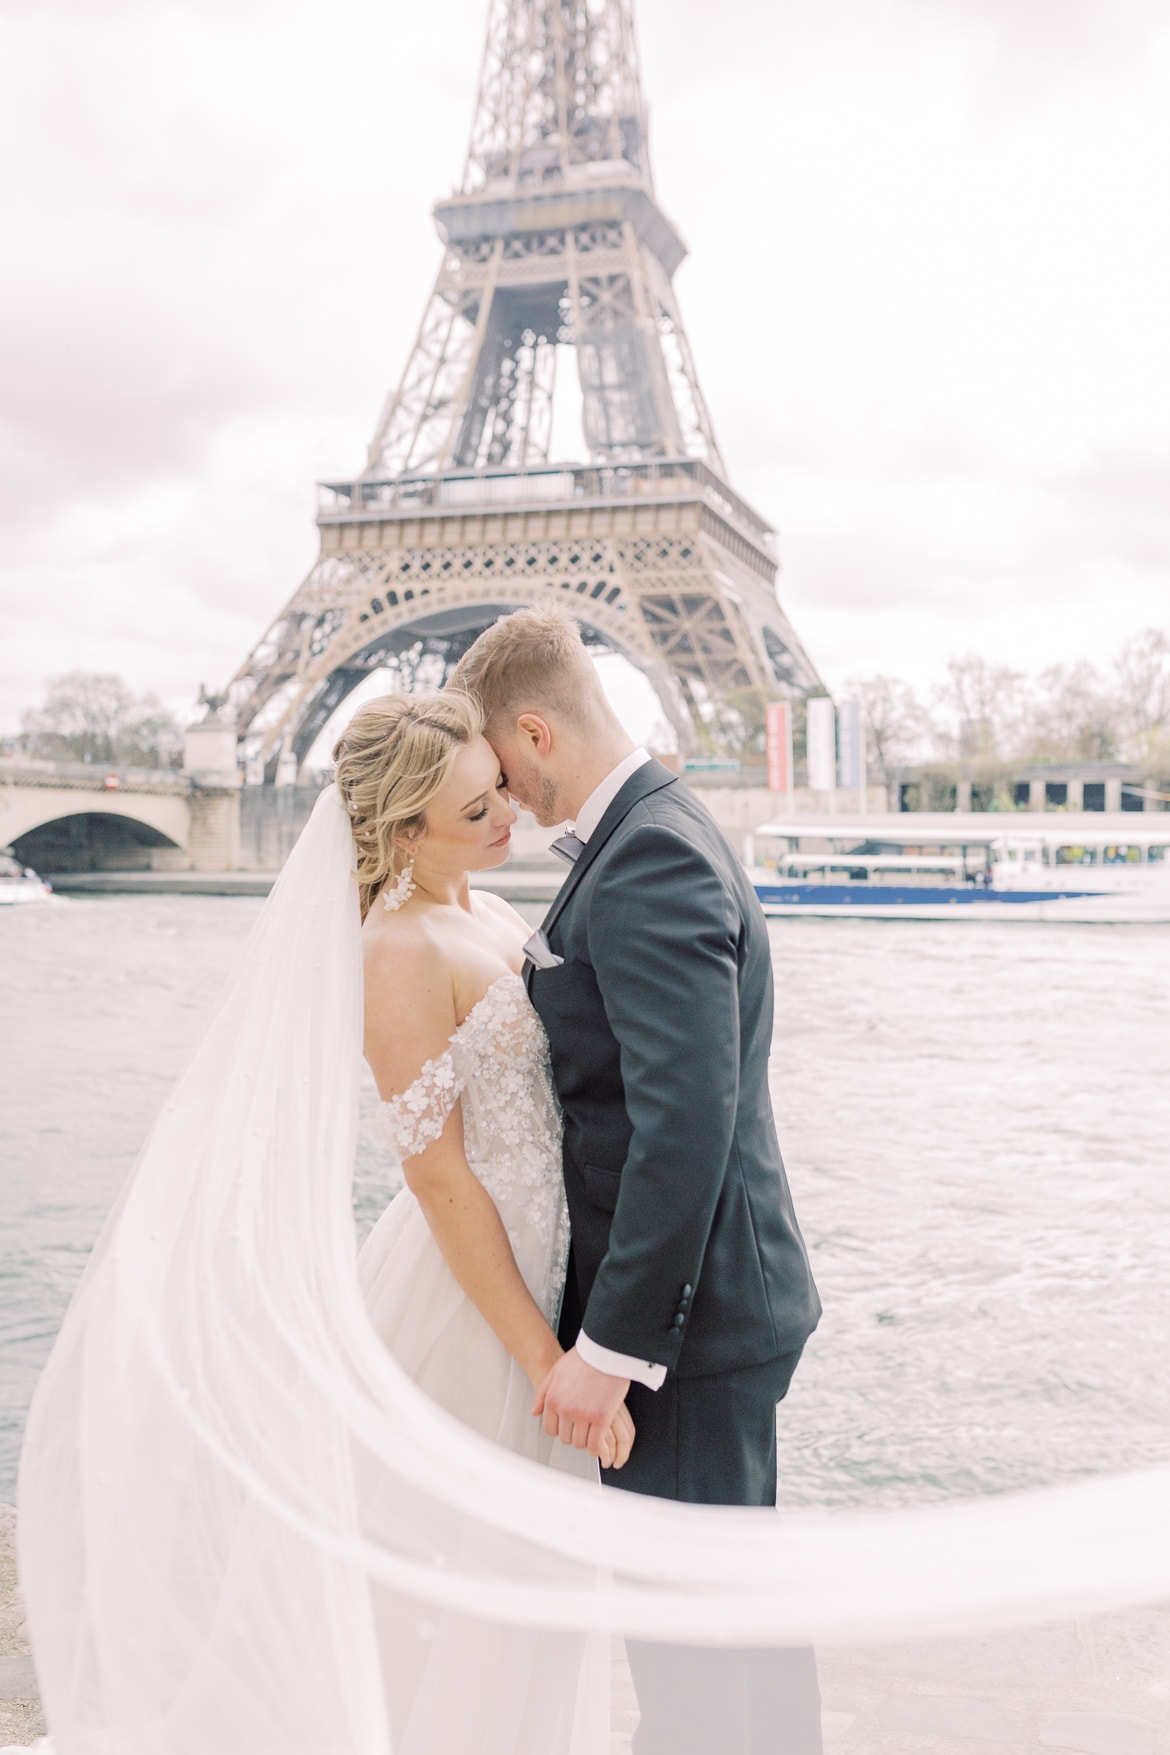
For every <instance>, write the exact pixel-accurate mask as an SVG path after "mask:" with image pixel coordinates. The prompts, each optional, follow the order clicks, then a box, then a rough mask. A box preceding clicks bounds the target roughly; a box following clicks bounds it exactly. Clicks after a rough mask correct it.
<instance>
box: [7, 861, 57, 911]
mask: <svg viewBox="0 0 1170 1755" xmlns="http://www.w3.org/2000/svg"><path fill="white" fill-rule="evenodd" d="M52 894H53V892H52V890H51V889H50V887H49V885H48V884H47V883H45V882H44V880H43V879H42V878H39V877H38V876H37V874H36V872H35V871H34V870H33V868H32V866H31V865H21V863H20V861H19V860H18V859H17V858H16V857H15V855H14V854H13V851H12V849H11V847H0V908H4V907H12V906H14V905H15V904H17V903H22V902H47V901H48V900H49V898H50V896H51V895H52Z"/></svg>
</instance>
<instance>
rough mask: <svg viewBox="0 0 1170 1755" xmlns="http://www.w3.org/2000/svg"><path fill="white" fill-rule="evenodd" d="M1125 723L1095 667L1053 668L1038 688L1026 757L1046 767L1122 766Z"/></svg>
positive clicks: (1084, 662) (1075, 665)
mask: <svg viewBox="0 0 1170 1755" xmlns="http://www.w3.org/2000/svg"><path fill="white" fill-rule="evenodd" d="M1120 717H1121V715H1120V710H1119V704H1118V702H1117V700H1116V698H1115V697H1113V696H1111V695H1110V692H1109V690H1108V688H1107V686H1106V684H1105V682H1104V680H1103V679H1102V677H1101V674H1100V672H1099V671H1098V670H1097V669H1096V668H1095V667H1094V666H1093V665H1092V664H1089V663H1088V662H1087V661H1086V660H1084V659H1082V660H1081V661H1080V662H1079V663H1077V664H1054V665H1051V666H1050V667H1049V668H1048V669H1047V670H1045V671H1042V672H1041V674H1040V677H1039V680H1038V682H1037V684H1036V688H1035V693H1034V698H1033V703H1032V713H1031V716H1030V720H1029V724H1028V728H1027V735H1026V737H1025V740H1024V745H1023V753H1025V754H1027V755H1030V756H1033V757H1035V758H1036V759H1038V760H1040V761H1066V762H1077V761H1080V762H1111V761H1116V759H1117V751H1118V745H1119V743H1120V739H1121V726H1120Z"/></svg>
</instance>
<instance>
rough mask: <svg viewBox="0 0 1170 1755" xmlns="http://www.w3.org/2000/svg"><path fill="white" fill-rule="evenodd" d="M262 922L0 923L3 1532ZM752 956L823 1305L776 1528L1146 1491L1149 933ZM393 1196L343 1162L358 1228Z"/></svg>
mask: <svg viewBox="0 0 1170 1755" xmlns="http://www.w3.org/2000/svg"><path fill="white" fill-rule="evenodd" d="M260 905H261V904H260V903H259V902H257V901H252V900H236V899H221V898H211V897H208V898H203V897H163V896H149V897H108V898H94V899H82V900H69V901H61V902H58V903H55V904H53V905H51V906H48V907H45V908H35V907H33V908H21V909H16V908H12V909H6V910H3V911H0V969H2V970H3V984H4V985H3V991H4V1046H3V1054H2V1057H0V1146H2V1152H3V1170H2V1173H0V1227H2V1232H0V1501H3V1500H8V1499H11V1497H12V1492H13V1483H14V1477H15V1467H16V1457H17V1451H18V1448H19V1442H20V1431H21V1425H22V1421H23V1418H24V1412H25V1409H26V1407H27V1404H28V1398H29V1395H30V1393H31V1390H32V1385H33V1383H34V1381H35V1377H36V1373H37V1370H38V1368H39V1367H40V1365H41V1363H42V1361H43V1360H44V1358H45V1356H46V1354H47V1352H48V1349H49V1346H50V1343H51V1341H52V1337H53V1334H54V1331H55V1329H56V1326H57V1324H58V1322H59V1320H60V1317H61V1313H62V1310H63V1308H64V1306H65V1304H66V1302H67V1300H68V1297H69V1294H70V1291H71V1289H72V1287H73V1285H74V1284H75V1282H76V1280H77V1277H78V1274H79V1273H80V1271H81V1267H82V1264H83V1262H84V1260H85V1256H86V1253H87V1251H88V1249H89V1247H90V1244H91V1242H92V1240H93V1238H94V1235H95V1233H96V1231H97V1229H98V1227H99V1225H100V1223H101V1220H102V1218H103V1215H104V1214H105V1212H106V1210H107V1208H108V1207H109V1205H110V1203H111V1202H112V1200H113V1198H114V1196H115V1194H116V1192H117V1189H118V1187H119V1185H120V1183H121V1181H122V1178H123V1177H124V1175H125V1173H126V1171H127V1168H128V1167H129V1165H130V1163H131V1162H132V1160H133V1158H134V1155H135V1153H136V1151H137V1148H138V1146H139V1144H140V1142H141V1140H142V1137H143V1134H144V1132H145V1130H146V1129H147V1127H148V1126H149V1124H150V1121H151V1118H152V1116H153V1114H154V1112H155V1110H156V1109H157V1108H158V1106H159V1104H160V1103H161V1101H162V1099H163V1096H164V1094H165V1092H166V1090H167V1087H168V1085H169V1084H170V1082H171V1081H172V1079H173V1078H174V1077H175V1075H176V1074H177V1072H178V1071H179V1070H180V1069H181V1067H182V1065H183V1062H184V1059H185V1057H186V1055H187V1053H188V1051H189V1050H190V1048H191V1047H192V1045H193V1043H194V1041H195V1039H196V1036H197V1035H198V1032H199V1029H200V1025H201V1023H202V1020H203V1019H204V1017H205V1016H206V1015H207V1013H208V1010H209V1008H210V1006H211V1004H212V1001H213V999H214V997H215V995H216V992H217V990H218V988H219V986H220V983H221V981H222V980H223V978H224V976H225V974H226V972H227V971H228V970H229V968H230V967H231V965H232V961H233V959H234V957H235V955H236V953H237V950H238V949H239V947H240V944H241V942H242V940H243V939H244V937H245V935H246V934H247V932H248V929H249V927H250V926H251V924H252V922H253V920H254V919H255V917H256V913H257V911H258V909H259V907H260ZM532 912H533V915H534V918H535V917H538V916H539V913H540V912H541V911H540V910H535V911H532ZM772 944H773V953H774V958H775V966H776V987H777V1011H776V1045H775V1054H774V1059H773V1088H774V1094H775V1101H776V1110H777V1117H778V1122H779V1128H780V1137H781V1140H782V1142H783V1144H784V1147H785V1155H786V1158H787V1161H788V1166H789V1173H790V1176H791V1179H792V1184H793V1189H794V1192H795V1198H796V1202H797V1208H798V1211H799V1214H800V1217H801V1221H802V1224H803V1227H804V1230H805V1234H806V1236H807V1238H808V1241H809V1243H810V1246H811V1249H812V1254H813V1260H814V1263H815V1267H816V1272H817V1277H818V1280H819V1282H820V1286H821V1291H822V1294H823V1297H824V1302H825V1317H824V1320H823V1323H822V1326H821V1328H820V1330H819V1331H818V1333H817V1335H816V1336H815V1337H814V1339H813V1341H812V1342H811V1343H810V1346H809V1350H808V1353H807V1355H806V1358H805V1361H804V1363H803V1364H802V1366H801V1369H800V1371H799V1372H798V1373H797V1377H796V1381H795V1384H794V1386H793V1390H792V1393H791V1395H790V1397H789V1400H788V1402H787V1404H786V1405H785V1407H784V1408H783V1409H782V1411H781V1426H780V1431H781V1489H780V1491H781V1501H782V1503H784V1504H787V1505H801V1504H805V1505H807V1504H822V1505H841V1504H847V1503H852V1504H858V1503H869V1504H879V1503H884V1504H894V1503H905V1502H909V1501H913V1500H922V1499H930V1498H941V1497H946V1496H951V1495H957V1494H970V1493H986V1492H995V1491H998V1490H1001V1489H1004V1488H1008V1487H1014V1486H1021V1485H1030V1484H1038V1483H1042V1482H1051V1481H1056V1480H1068V1479H1072V1478H1075V1477H1078V1476H1083V1475H1087V1474H1094V1473H1101V1472H1105V1471H1111V1470H1116V1469H1125V1468H1133V1467H1138V1466H1141V1465H1145V1464H1152V1463H1164V1462H1167V1461H1170V1370H1168V1369H1167V1356H1168V1351H1170V1167H1168V1155H1170V1028H1168V1020H1167V1000H1168V996H1170V929H1160V928H1124V927H1123V928H1108V927H1072V926H1040V925H1022V924H1008V923H1004V924H999V923H995V924H989V925H977V924H965V923H961V924H957V925H951V924H950V923H939V924H933V923H932V924H925V925H914V924H912V923H906V922H900V923H885V922H870V921H823V922H818V921H812V920H809V921H778V922H774V923H773V924H772ZM393 1187H394V1178H393V1174H392V1171H391V1169H390V1167H389V1166H388V1165H387V1164H386V1162H385V1160H384V1158H383V1157H382V1156H381V1155H380V1153H379V1150H378V1148H377V1147H376V1146H375V1145H374V1144H373V1143H372V1142H370V1141H368V1140H366V1141H364V1142H363V1146H362V1151H361V1158H360V1163H359V1166H358V1178H357V1187H356V1196H355V1198H356V1203H357V1209H358V1215H359V1220H360V1222H361V1224H362V1225H363V1227H364V1226H365V1225H367V1224H368V1223H369V1222H370V1221H371V1220H372V1219H373V1217H374V1216H375V1214H376V1213H377V1212H378V1211H379V1210H380V1208H381V1205H382V1203H383V1202H384V1201H385V1200H386V1199H387V1197H388V1195H389V1194H390V1193H391V1192H392V1190H393Z"/></svg>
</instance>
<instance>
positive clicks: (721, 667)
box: [230, 0, 817, 777]
mask: <svg viewBox="0 0 1170 1755" xmlns="http://www.w3.org/2000/svg"><path fill="white" fill-rule="evenodd" d="M434 218H435V223H436V226H437V228H438V231H439V235H440V237H441V239H442V242H443V256H442V262H441V264H440V267H439V273H438V278H437V280H436V282H435V288H434V292H433V293H432V295H431V299H430V303H429V304H428V305H427V308H426V312H425V314H424V316H423V320H422V324H421V326H420V328H419V331H418V336H417V339H416V341H415V343H414V347H413V349H412V351H411V354H410V358H409V360H408V361H407V365H406V370H405V372H404V373H403V375H402V381H401V383H400V384H399V386H398V389H397V390H396V391H395V393H394V394H393V395H392V396H391V397H390V398H389V400H388V402H387V403H386V406H385V408H384V410H383V412H382V415H381V418H380V419H379V422H378V427H377V431H376V432H375V434H374V438H373V441H372V443H371V445H370V449H369V455H368V457H367V459H366V465H365V468H364V469H363V470H362V472H361V474H360V475H359V476H357V477H356V479H354V480H352V481H338V482H328V483H324V484H322V485H321V487H320V490H319V492H320V501H319V511H318V519H317V523H318V526H319V529H320V532H321V552H320V557H319V559H318V561H317V562H316V564H315V565H314V567H313V569H312V571H311V572H310V573H309V575H308V577H307V578H306V580H305V581H304V583H303V584H302V585H301V587H300V588H299V590H298V591H297V592H296V594H295V595H294V596H293V598H292V599H291V601H290V602H289V603H288V604H287V606H286V607H285V608H284V609H283V610H282V611H281V612H280V614H279V616H278V617H277V618H276V620H275V621H274V622H273V624H272V626H271V627H270V628H269V629H268V631H267V633H266V634H265V635H264V637H263V639H262V640H261V641H260V642H259V644H258V645H257V646H256V648H255V650H254V651H253V652H252V653H251V654H250V656H249V658H248V659H247V661H246V663H245V664H244V665H243V666H242V667H241V669H240V671H239V672H238V674H237V676H236V677H235V679H234V681H233V683H232V685H231V689H230V699H231V703H232V707H233V709H234V711H235V714H236V723H237V726H238V728H239V730H240V732H241V734H242V735H243V737H244V749H245V753H246V754H247V755H248V756H249V757H250V758H251V760H252V762H253V763H254V764H255V766H254V767H253V772H254V773H256V772H258V768H259V764H260V763H261V762H263V764H264V769H265V772H266V774H267V775H268V776H269V777H271V775H272V774H273V772H274V771H275V768H276V764H277V760H278V758H279V757H280V756H281V755H283V756H284V757H285V759H286V761H289V760H290V759H294V758H295V760H296V761H297V762H299V761H300V760H301V759H302V758H303V756H304V755H305V754H306V752H307V751H308V749H309V747H310V746H311V744H312V743H313V741H314V739H315V738H316V736H317V735H318V733H319V732H320V730H321V729H322V727H323V726H324V725H325V723H326V721H327V720H328V719H329V717H330V715H331V714H332V713H333V711H334V710H335V709H336V708H337V706H338V705H339V704H340V703H341V702H342V701H343V700H344V699H345V698H346V696H347V695H348V694H349V693H350V691H351V690H352V689H353V688H354V687H355V686H356V685H357V683H358V682H360V681H361V679H362V678H363V677H364V676H366V675H367V674H368V673H369V672H370V671H371V670H374V669H377V668H379V667H381V666H383V665H391V666H393V667H395V668H396V669H397V671H398V673H399V679H400V682H401V685H402V686H406V687H409V686H410V685H411V682H412V681H413V680H414V679H415V678H417V677H419V675H420V673H421V674H422V675H423V676H426V675H429V676H431V677H432V678H433V679H434V680H440V679H441V678H442V676H443V675H444V674H445V673H446V672H447V670H449V668H450V667H452V666H453V665H454V664H455V663H456V662H457V660H458V659H459V657H460V655H461V654H462V653H463V652H464V651H465V650H466V648H467V647H468V646H469V645H470V644H471V642H472V641H473V640H474V639H475V637H476V635H477V634H478V633H479V632H480V631H481V630H482V629H483V628H485V627H487V626H489V625H490V624H491V623H492V622H493V621H494V620H495V619H496V618H497V617H498V616H499V615H501V614H504V613H506V612H507V611H508V610H509V609H512V608H515V607H516V606H517V605H518V604H524V603H530V602H532V601H533V600H534V599H537V598H539V597H541V596H542V595H543V594H545V593H547V592H554V593H557V594H558V596H560V597H561V598H562V600H563V601H566V602H567V603H569V604H571V606H572V610H573V613H574V615H575V616H576V617H577V618H578V620H579V622H580V623H581V626H582V628H583V631H584V633H585V637H586V639H587V640H588V641H590V642H591V643H592V644H594V645H596V646H598V647H600V648H602V649H609V650H611V651H616V652H620V653H623V654H624V655H625V656H626V657H627V658H628V659H629V660H630V661H631V662H632V663H633V664H635V665H636V666H638V667H639V669H641V670H642V671H643V672H644V673H645V674H646V676H647V677H648V679H649V680H650V682H651V684H652V685H653V687H654V688H655V690H656V692H657V694H658V696H659V698H660V700H661V702H662V705H663V709H664V712H665V714H666V716H667V718H668V719H669V720H670V721H671V723H672V724H673V725H674V727H675V729H676V731H677V733H678V734H679V737H680V739H681V742H682V745H683V747H684V748H686V747H689V746H690V745H691V743H692V741H693V726H694V722H695V720H696V719H697V718H699V717H701V716H702V715H703V713H704V710H705V708H706V707H707V706H708V703H710V702H712V701H714V700H717V699H718V698H720V697H723V696H726V695H727V694H728V693H729V692H730V691H733V690H738V689H744V688H754V689H758V690H760V691H763V692H764V693H765V694H767V695H769V696H776V695H783V696H795V695H804V694H807V693H808V692H809V691H810V690H811V689H813V688H815V687H816V686H817V676H816V672H815V670H814V669H813V667H812V665H811V663H810V662H809V660H808V658H807V656H806V655H805V653H804V651H803V649H802V647H801V645H800V642H799V641H798V639H797V637H796V635H795V633H794V632H793V630H792V627H791V626H790V624H789V622H788V620H787V618H786V617H785V615H784V613H783V611H782V610H781V609H780V607H779V604H778V602H777V597H776V589H775V579H776V569H777V562H776V554H775V547H774V541H775V539H774V533H773V531H772V529H771V528H770V527H769V525H768V524H766V523H765V522H764V520H763V519H762V518H760V517H759V516H758V514H757V513H756V512H754V511H753V510H752V509H751V507H750V506H748V505H747V504H746V503H745V501H744V500H743V499H741V498H740V496H739V495H738V494H736V493H735V492H734V491H733V489H732V488H731V487H730V486H729V485H728V481H727V471H726V469H725V468H724V465H723V460H722V458H721V456H720V453H719V448H718V445H717V444H716V440H715V434H714V430H713V428H712V425H711V419H710V416H709V414H708V412H707V406H706V404H705V402H704V400H703V395H702V391H701V390H700V388H699V380H698V377H697V374H696V372H695V366H694V361H693V359H692V356H691V351H690V348H689V346H688V344H687V338H686V333H685V331H684V329H683V325H682V320H681V317H680V315H679V309H678V304H677V302H676V299H675V295H674V290H673V287H672V284H671V281H672V277H673V275H674V272H675V270H676V269H677V268H678V266H679V264H680V262H681V261H682V260H683V257H684V255H685V253H686V247H685V245H684V243H683V241H682V239H681V237H680V236H679V234H678V232H677V231H676V230H675V228H674V226H673V224H672V223H671V221H670V220H669V219H668V218H667V217H666V215H665V214H664V213H663V211H662V209H661V207H660V206H659V205H658V202H657V199H656V197H655V193H654V184H653V179H652V176H651V171H650V158H649V152H648V143H647V129H646V110H645V105H644V103H643V100H642V92H641V85H640V79H639V72H638V61H637V54H636V47H635V39H634V27H633V16H632V0H549V3H548V4H539V3H536V0H489V17H488V26H487V40H486V46H485V50H484V57H483V64H482V71H481V76H480V82H479V93H478V97H477V100H476V107H475V118H474V123H473V127H472V133H471V143H470V147H469V149H468V154H467V161H466V165H465V168H464V173H463V180H462V184H461V186H460V189H459V191H458V193H457V194H455V195H453V196H451V197H450V198H449V199H447V200H443V201H440V202H439V203H438V204H437V205H436V207H435V208H434ZM574 367H575V369H574ZM566 434H568V438H567V439H566V437H565V435H566ZM565 450H569V451H572V452H573V453H574V455H573V456H572V457H569V458H566V457H565V456H564V455H562V454H561V453H562V452H564V451H565Z"/></svg>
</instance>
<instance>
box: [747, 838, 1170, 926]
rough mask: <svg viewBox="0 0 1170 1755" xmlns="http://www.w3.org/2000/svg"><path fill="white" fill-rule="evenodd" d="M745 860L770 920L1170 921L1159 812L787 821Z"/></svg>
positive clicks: (753, 842)
mask: <svg viewBox="0 0 1170 1755" xmlns="http://www.w3.org/2000/svg"><path fill="white" fill-rule="evenodd" d="M1155 824H1156V825H1157V826H1156V827H1155V826H1153V825H1155ZM744 855H745V863H746V865H747V867H748V873H749V876H750V877H751V880H752V884H753V886H754V888H755V891H756V894H757V895H758V896H759V898H760V902H761V904H762V906H763V909H764V912H765V914H769V915H794V914H811V915H821V916H844V915H851V916H853V917H854V918H859V917H860V918H862V919H871V920H895V919H896V920H1064V921H1073V922H1080V923H1085V924H1088V923H1091V922H1102V923H1111V924H1121V923H1126V922H1132V923H1139V922H1140V923H1147V924H1148V923H1163V922H1170V813H1164V812H1159V813H1158V815H1157V816H1153V815H1152V813H1151V814H1150V815H1147V814H1146V813H1144V812H1143V813H1142V815H1141V816H1138V814H1137V813H1136V812H1134V813H1128V812H1127V813H1125V814H1124V815H1123V816H1122V817H1121V818H1120V819H1119V818H1117V817H1111V818H1109V819H1106V820H1103V819H1102V818H1101V816H1099V815H1097V816H1095V817H1094V816H1092V815H1090V816H1085V815H1082V814H1078V815H1076V816H1075V817H1074V816H1073V815H1072V814H1071V813H1061V814H1059V815H1056V814H1054V815H1053V816H1051V817H1048V818H1042V817H1041V818H1038V819H1033V820H1029V819H1028V818H1027V817H1025V816H1024V815H1023V814H1022V813H1021V815H1019V816H1012V817H1010V818H1008V819H1006V820H1005V818H1004V817H1003V816H986V815H980V816H974V817H973V816H971V815H968V814H964V815H959V814H958V813H955V814H953V815H934V814H931V815H929V816H928V815H927V814H925V813H922V814H919V813H916V812H906V813H905V814H900V815H898V814H891V815H889V816H874V817H864V818H863V817H852V818H833V817H819V818H808V817H806V818H804V819H803V820H801V821H796V820H791V821H789V820H787V819H784V818H781V819H779V820H777V821H775V822H770V823H763V824H761V825H760V827H759V828H758V829H756V830H755V832H754V834H753V835H751V836H749V837H748V844H747V846H746V847H745V849H744Z"/></svg>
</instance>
